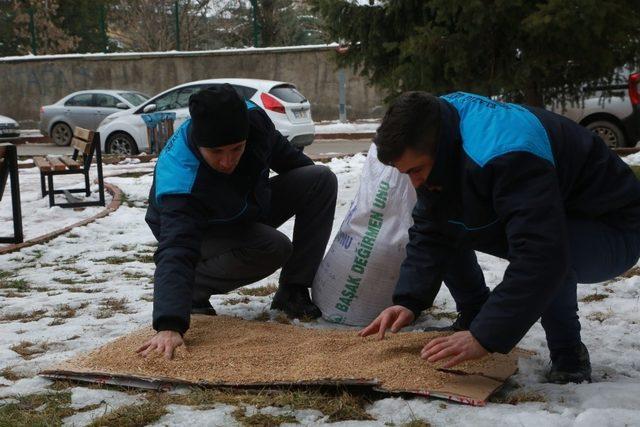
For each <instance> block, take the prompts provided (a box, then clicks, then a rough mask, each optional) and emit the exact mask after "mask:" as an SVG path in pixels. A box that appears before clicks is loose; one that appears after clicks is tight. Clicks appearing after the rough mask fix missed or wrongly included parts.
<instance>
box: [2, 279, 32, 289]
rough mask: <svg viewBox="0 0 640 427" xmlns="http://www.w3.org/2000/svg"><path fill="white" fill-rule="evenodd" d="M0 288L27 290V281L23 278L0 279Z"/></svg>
mask: <svg viewBox="0 0 640 427" xmlns="http://www.w3.org/2000/svg"><path fill="white" fill-rule="evenodd" d="M0 289H13V290H15V291H17V292H27V291H29V282H27V281H26V280H24V279H13V280H7V279H0Z"/></svg>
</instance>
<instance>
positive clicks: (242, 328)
mask: <svg viewBox="0 0 640 427" xmlns="http://www.w3.org/2000/svg"><path fill="white" fill-rule="evenodd" d="M153 334H154V331H153V330H151V329H150V328H148V329H147V328H145V329H141V330H138V331H135V332H133V333H131V334H129V335H126V336H124V337H122V338H119V339H117V340H115V341H112V342H110V343H108V344H106V345H104V346H103V347H100V348H98V349H96V350H94V351H92V352H90V353H88V354H86V355H80V356H77V357H74V358H72V359H70V360H67V361H66V362H63V363H61V364H59V365H56V366H53V367H51V368H49V369H47V370H45V371H43V372H41V375H43V376H45V377H49V378H65V379H72V380H78V381H89V382H97V383H105V384H117V385H127V386H133V387H143V388H154V389H170V388H172V387H173V386H175V385H179V384H193V385H200V386H211V387H215V386H243V387H263V386H275V385H326V384H335V385H368V386H371V387H373V388H375V389H376V390H380V391H383V392H389V393H414V394H418V395H423V396H433V397H439V398H446V399H450V400H454V401H457V402H461V403H466V404H470V405H484V404H485V403H486V400H487V398H488V397H489V396H490V395H491V394H492V393H493V392H494V391H496V390H497V389H498V388H499V387H500V386H501V385H502V384H503V382H504V381H505V380H506V379H507V378H508V377H509V376H510V375H512V374H513V373H515V371H516V370H517V358H518V356H520V355H522V354H521V353H520V352H519V351H517V350H516V351H514V352H512V353H511V354H509V355H501V354H495V355H490V356H488V357H485V358H484V359H481V360H479V361H474V362H466V363H464V364H461V365H458V366H456V367H455V370H449V371H447V370H443V369H441V368H440V366H441V363H439V364H432V363H428V362H426V361H424V360H422V359H420V357H419V354H420V349H421V348H422V347H423V346H424V344H425V343H426V342H427V341H428V340H429V339H431V338H433V337H435V336H440V335H443V333H439V332H406V333H399V334H389V335H388V338H385V339H384V340H383V341H377V340H375V339H374V338H373V337H368V338H360V337H358V336H357V335H356V333H355V332H354V331H345V330H340V331H337V330H328V329H312V328H304V327H300V326H294V325H284V324H280V323H272V322H257V321H247V320H242V319H238V318H233V317H228V316H215V317H208V316H193V317H192V323H191V329H190V330H189V332H188V333H187V334H186V335H185V342H186V349H185V348H184V347H180V348H179V349H178V351H177V353H176V356H175V358H174V360H170V361H167V360H164V359H163V358H162V357H161V356H159V355H155V354H154V355H153V356H149V357H148V358H142V357H140V356H138V355H136V353H135V350H136V349H137V348H138V347H139V346H140V345H141V344H143V343H144V342H145V341H146V340H147V339H149V338H150V337H152V336H153Z"/></svg>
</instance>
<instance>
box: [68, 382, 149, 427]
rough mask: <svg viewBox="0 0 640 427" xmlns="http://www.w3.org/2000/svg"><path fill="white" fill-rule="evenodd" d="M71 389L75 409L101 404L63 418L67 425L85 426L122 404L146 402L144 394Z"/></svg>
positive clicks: (83, 388) (79, 388)
mask: <svg viewBox="0 0 640 427" xmlns="http://www.w3.org/2000/svg"><path fill="white" fill-rule="evenodd" d="M70 391H71V405H69V406H70V407H71V408H73V409H83V408H86V407H87V406H93V405H99V406H98V407H97V408H94V409H91V410H89V411H84V412H78V413H76V414H73V415H72V416H70V417H67V418H65V419H64V420H63V422H64V425H65V426H84V425H87V424H89V423H91V421H93V420H94V419H96V418H99V417H101V416H103V415H106V414H108V413H109V412H111V411H114V410H116V409H118V408H120V407H122V406H128V405H137V404H141V403H144V401H145V399H144V398H143V397H142V396H131V395H128V394H127V393H123V392H120V391H114V390H100V389H91V388H86V387H74V388H73V389H71V390H70Z"/></svg>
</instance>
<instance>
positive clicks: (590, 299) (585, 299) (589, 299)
mask: <svg viewBox="0 0 640 427" xmlns="http://www.w3.org/2000/svg"><path fill="white" fill-rule="evenodd" d="M607 298H609V295H607V294H599V293H597V292H596V293H595V294H591V295H587V296H586V297H583V298H581V299H580V302H597V301H602V300H604V299H607Z"/></svg>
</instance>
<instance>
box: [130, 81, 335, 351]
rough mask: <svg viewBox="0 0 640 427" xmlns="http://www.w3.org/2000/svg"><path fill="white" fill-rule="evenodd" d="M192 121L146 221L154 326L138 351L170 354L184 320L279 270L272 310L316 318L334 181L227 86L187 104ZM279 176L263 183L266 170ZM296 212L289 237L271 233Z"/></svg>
mask: <svg viewBox="0 0 640 427" xmlns="http://www.w3.org/2000/svg"><path fill="white" fill-rule="evenodd" d="M189 112H190V114H191V119H190V120H187V121H186V122H185V123H184V124H183V125H182V126H181V127H180V128H178V129H177V130H176V132H175V134H174V135H173V136H172V137H171V139H170V140H169V141H168V142H167V144H166V145H165V148H164V149H163V150H162V152H161V153H160V156H159V158H158V163H157V165H156V168H155V174H154V182H153V185H152V187H151V192H150V194H149V208H148V210H147V215H146V217H145V219H146V221H147V223H148V225H149V227H150V228H151V230H152V232H153V234H154V236H155V237H156V239H158V249H157V251H156V253H155V255H154V260H155V263H156V271H155V277H154V301H153V327H154V329H155V330H156V331H158V333H157V334H156V335H155V336H154V337H153V338H152V339H150V340H149V341H147V342H146V343H145V344H144V345H143V346H142V347H140V348H139V349H138V353H140V354H142V355H143V356H146V355H147V354H149V352H151V351H156V352H159V353H163V354H164V355H165V357H167V358H171V357H172V356H173V352H174V350H175V348H176V347H178V346H180V345H182V344H183V340H182V336H183V335H184V333H185V332H186V331H187V329H188V328H189V320H190V315H191V314H209V315H215V311H214V309H213V307H212V306H211V303H210V302H209V298H210V297H211V295H214V294H224V293H227V292H229V291H232V290H234V289H237V288H239V287H241V286H244V285H247V284H250V283H253V282H256V281H258V280H260V279H263V278H264V277H267V276H269V275H270V274H272V273H273V272H274V271H276V270H277V269H278V268H281V267H282V272H281V274H280V286H279V288H278V291H277V292H276V294H275V295H274V298H273V301H272V304H271V308H272V309H278V310H283V311H284V312H285V313H286V314H287V315H289V316H290V317H313V318H316V317H319V316H320V315H321V313H320V310H319V309H318V308H317V307H316V306H315V305H314V304H313V303H312V302H311V299H310V298H309V289H308V288H309V287H310V286H311V283H312V282H313V278H314V276H315V274H316V271H317V269H318V266H319V265H320V261H321V260H322V256H323V255H324V251H325V248H326V245H327V242H328V240H329V234H330V233H331V228H332V223H333V216H334V213H335V205H336V194H337V180H336V177H335V175H334V174H333V172H331V170H330V169H328V168H327V167H325V166H318V165H314V163H313V162H312V161H311V159H309V158H308V157H307V156H305V155H304V154H303V153H302V152H301V151H299V150H297V149H296V148H295V147H293V146H292V145H291V144H290V143H289V142H288V141H287V140H286V139H285V138H284V137H283V136H282V135H281V134H280V132H278V131H277V130H276V129H275V127H274V125H273V123H272V122H271V120H270V119H269V117H268V116H267V115H266V113H265V112H264V111H263V110H262V109H261V108H259V107H258V106H257V105H255V104H253V103H252V102H250V101H244V100H242V99H241V98H240V96H239V95H238V94H237V93H236V91H235V90H234V89H233V87H231V86H230V85H228V84H225V85H221V86H214V87H211V88H208V89H204V90H201V91H199V92H197V93H195V94H193V95H192V96H191V98H190V99H189ZM270 170H273V171H274V172H276V173H277V174H278V175H276V176H274V177H272V178H269V171H270ZM293 216H295V226H294V232H293V240H292V241H290V240H289V239H288V238H287V236H285V235H284V234H282V233H281V232H279V231H278V230H277V229H276V228H277V227H279V226H280V225H282V224H283V223H284V222H285V221H287V220H288V219H290V218H291V217H293Z"/></svg>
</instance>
